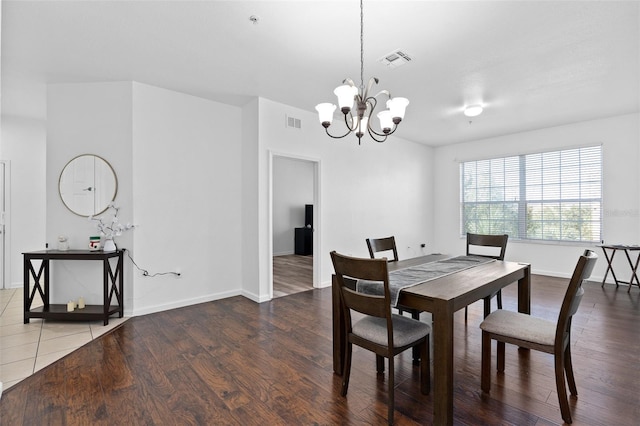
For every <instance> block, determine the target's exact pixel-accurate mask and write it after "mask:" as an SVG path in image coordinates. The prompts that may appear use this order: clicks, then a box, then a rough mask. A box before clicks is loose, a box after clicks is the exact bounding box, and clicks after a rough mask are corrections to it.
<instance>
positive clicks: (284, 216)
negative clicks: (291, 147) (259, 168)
mask: <svg viewBox="0 0 640 426" xmlns="http://www.w3.org/2000/svg"><path fill="white" fill-rule="evenodd" d="M313 169H314V168H313V163H311V162H309V161H304V160H297V159H292V158H285V157H275V158H274V159H273V255H274V256H278V255H283V254H293V252H294V229H295V228H300V227H303V226H304V225H305V223H304V215H305V204H313V174H314V170H313Z"/></svg>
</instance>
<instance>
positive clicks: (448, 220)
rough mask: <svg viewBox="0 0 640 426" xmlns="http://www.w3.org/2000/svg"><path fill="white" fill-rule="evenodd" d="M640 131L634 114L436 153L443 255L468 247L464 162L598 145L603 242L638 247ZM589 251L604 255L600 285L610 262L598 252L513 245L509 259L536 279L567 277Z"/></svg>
mask: <svg viewBox="0 0 640 426" xmlns="http://www.w3.org/2000/svg"><path fill="white" fill-rule="evenodd" d="M639 129H640V122H639V118H638V114H630V115H623V116H618V117H612V118H607V119H601V120H593V121H587V122H581V123H576V124H570V125H565V126H558V127H552V128H547V129H541V130H536V131H531V132H525V133H518V134H514V135H507V136H503V137H497V138H492V139H486V140H480V141H474V142H470V143H464V144H457V145H452V146H444V147H439V148H437V149H436V150H435V162H434V165H435V167H434V170H433V172H434V176H437V185H436V187H435V191H434V198H433V199H434V201H437V207H436V209H435V218H436V222H435V223H436V226H435V238H436V241H437V243H438V244H437V245H438V250H440V251H442V252H444V253H462V252H463V250H464V246H465V241H464V240H463V239H461V237H460V214H459V211H460V179H459V163H460V162H462V161H468V160H474V159H481V158H490V157H494V156H506V155H511V154H518V153H522V152H525V153H526V152H536V151H542V150H556V149H563V148H568V147H576V146H580V145H590V144H591V145H592V144H599V143H601V144H602V146H603V157H604V158H603V163H604V164H603V167H604V187H603V202H604V240H605V242H607V243H628V244H637V243H638V241H640V220H639V218H640V174H639V171H638V170H639V168H638V166H637V165H638V161H639V160H640V131H639ZM585 248H591V249H594V250H596V251H597V253H598V254H599V255H600V257H601V259H600V260H599V261H598V263H597V265H596V268H595V270H594V273H593V279H594V280H602V277H603V276H604V271H605V267H606V261H605V259H604V256H603V255H602V251H601V250H600V249H599V248H597V247H594V246H588V245H576V244H543V243H524V242H518V241H515V240H510V241H509V247H508V249H507V254H506V259H507V260H517V261H525V262H530V263H531V264H532V270H533V272H534V273H538V274H545V275H553V276H569V275H570V274H571V272H572V271H573V268H574V266H575V262H576V259H577V257H578V256H579V255H580V254H581V253H582V251H583V250H584V249H585ZM621 257H622V256H621ZM619 260H621V261H622V260H623V259H619ZM624 262H625V263H626V259H624ZM619 268H620V270H623V271H627V270H628V265H626V264H624V265H623V264H620V265H619ZM624 268H626V269H624ZM625 275H626V272H625ZM625 279H626V278H625Z"/></svg>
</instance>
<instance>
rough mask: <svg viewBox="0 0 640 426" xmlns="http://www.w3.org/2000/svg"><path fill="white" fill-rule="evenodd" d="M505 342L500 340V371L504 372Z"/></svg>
mask: <svg viewBox="0 0 640 426" xmlns="http://www.w3.org/2000/svg"><path fill="white" fill-rule="evenodd" d="M504 346H505V345H504V342H501V341H498V351H497V352H498V371H500V372H504Z"/></svg>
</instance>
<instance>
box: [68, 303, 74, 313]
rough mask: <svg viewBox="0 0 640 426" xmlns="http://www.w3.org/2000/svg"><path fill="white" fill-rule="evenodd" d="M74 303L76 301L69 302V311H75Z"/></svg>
mask: <svg viewBox="0 0 640 426" xmlns="http://www.w3.org/2000/svg"><path fill="white" fill-rule="evenodd" d="M74 305H75V303H73V301H72V300H69V303H67V312H73V309H74V308H73V307H74Z"/></svg>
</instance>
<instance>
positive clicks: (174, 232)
mask: <svg viewBox="0 0 640 426" xmlns="http://www.w3.org/2000/svg"><path fill="white" fill-rule="evenodd" d="M48 110H49V114H48V121H47V133H48V144H47V147H48V149H47V208H46V217H47V231H46V236H47V241H49V243H50V246H52V247H55V238H56V237H57V235H60V234H64V235H68V236H69V237H70V245H71V247H72V248H85V247H86V244H87V238H88V236H89V235H92V234H94V233H95V227H94V225H93V224H91V223H90V222H89V221H88V220H87V219H86V218H82V217H79V216H76V215H74V214H73V213H71V212H69V211H68V210H67V209H66V208H65V207H64V205H63V204H62V202H61V201H60V198H59V196H58V192H57V182H58V175H59V173H60V171H61V170H62V168H63V167H64V165H65V164H66V162H67V161H68V160H69V159H71V158H72V157H74V156H76V155H78V154H82V153H92V154H97V155H100V156H101V157H103V158H105V159H106V160H107V161H109V162H110V163H111V165H112V166H113V168H114V170H115V172H116V175H117V177H118V195H117V198H116V203H117V204H118V205H119V206H120V207H121V212H120V213H121V219H122V220H123V221H132V222H134V223H136V224H137V225H139V227H138V228H136V229H135V230H133V231H131V232H128V233H126V234H125V235H123V236H122V237H118V238H117V241H116V242H117V243H118V245H119V246H120V247H125V248H127V249H128V250H129V252H130V254H131V256H132V257H133V259H134V260H135V262H136V263H137V264H138V265H139V266H140V267H141V268H143V269H145V270H148V272H149V274H150V275H153V274H154V273H163V272H171V271H175V270H176V269H178V268H179V269H180V272H181V274H182V275H181V277H179V278H177V277H175V276H173V275H160V276H156V277H146V276H143V275H142V273H141V272H140V271H138V270H137V269H136V268H135V266H134V265H133V263H132V262H131V261H130V260H129V259H128V258H125V314H127V315H140V314H145V313H149V312H155V311H160V310H164V309H169V308H173V307H178V306H185V305H189V304H193V303H198V302H203V301H208V300H214V299H217V298H222V297H227V296H230V295H237V294H240V292H241V288H242V279H241V277H242V275H241V273H240V272H239V271H240V270H241V268H242V265H241V221H240V219H239V218H240V216H241V211H240V208H241V181H242V179H241V173H240V170H241V160H240V153H241V146H240V135H241V133H240V130H239V129H240V127H241V120H240V119H241V110H240V109H239V108H237V107H232V106H228V105H223V104H219V103H216V102H211V101H207V100H204V99H201V98H196V97H193V96H189V95H185V94H181V93H176V92H172V91H169V90H165V89H160V88H156V87H152V86H148V85H144V84H139V83H132V82H124V83H91V84H65V85H52V86H50V87H49V89H48ZM219 123H224V124H225V125H224V126H219ZM134 170H135V173H134V172H133V171H134ZM86 263H87V262H76V263H73V262H72V261H69V262H55V265H56V266H55V268H56V270H55V271H54V273H55V275H54V276H53V277H52V282H54V283H55V282H61V280H64V282H65V286H55V285H54V286H53V287H52V295H53V298H54V299H53V302H60V301H66V300H67V299H71V298H77V297H78V296H79V295H83V296H84V297H85V299H87V302H88V303H100V302H101V300H102V290H101V286H100V283H101V282H102V281H101V275H100V274H101V268H99V267H98V268H96V267H95V265H87V264H86Z"/></svg>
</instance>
